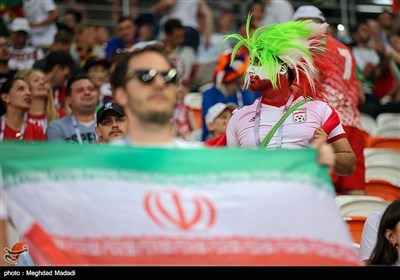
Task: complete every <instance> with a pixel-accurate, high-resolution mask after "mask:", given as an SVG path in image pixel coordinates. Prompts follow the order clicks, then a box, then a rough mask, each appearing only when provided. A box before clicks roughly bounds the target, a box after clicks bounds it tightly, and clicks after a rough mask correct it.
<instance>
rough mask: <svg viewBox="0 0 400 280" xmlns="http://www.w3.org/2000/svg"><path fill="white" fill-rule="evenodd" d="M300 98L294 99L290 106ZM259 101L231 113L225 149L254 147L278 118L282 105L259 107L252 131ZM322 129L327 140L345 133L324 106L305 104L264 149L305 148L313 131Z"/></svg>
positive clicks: (314, 103) (281, 114)
mask: <svg viewBox="0 0 400 280" xmlns="http://www.w3.org/2000/svg"><path fill="white" fill-rule="evenodd" d="M303 99H304V98H303V97H302V96H300V97H298V98H297V99H296V100H294V101H293V103H292V106H293V105H294V104H295V103H296V102H299V101H301V100H303ZM259 102H260V100H259V99H258V100H256V101H255V102H254V103H253V104H252V105H249V106H244V107H243V108H241V109H237V110H235V111H234V112H233V116H232V118H231V119H230V121H229V123H228V127H227V130H226V137H227V146H230V147H258V145H259V144H257V143H258V141H257V140H256V139H257V138H256V137H259V140H260V142H262V141H263V139H264V137H265V136H266V135H267V134H268V132H269V131H270V130H271V129H272V128H273V127H274V125H275V124H276V123H277V122H278V121H279V120H280V119H281V117H282V116H283V114H284V110H285V105H284V106H281V107H275V106H271V105H266V104H262V106H261V116H260V123H259V128H258V129H257V128H256V110H257V106H259ZM319 127H322V128H325V129H324V130H325V131H326V130H328V131H326V132H327V134H328V142H329V141H330V140H334V139H339V138H341V137H345V132H344V130H343V127H342V125H341V124H340V120H339V117H338V115H337V113H336V112H335V111H334V110H333V109H332V108H331V107H329V106H328V104H327V103H325V102H322V101H317V100H312V101H309V102H307V103H305V104H303V105H301V106H300V107H298V108H297V109H296V110H295V111H294V112H293V113H292V114H290V115H289V116H288V117H287V118H286V120H285V121H284V122H283V124H282V125H281V127H280V128H279V129H278V130H277V131H276V132H275V134H274V136H273V137H272V138H271V141H270V142H269V144H268V146H267V147H268V148H279V147H280V148H299V147H309V146H310V145H311V142H312V140H313V136H314V132H315V130H316V129H317V128H319Z"/></svg>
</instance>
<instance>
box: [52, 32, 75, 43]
mask: <svg viewBox="0 0 400 280" xmlns="http://www.w3.org/2000/svg"><path fill="white" fill-rule="evenodd" d="M73 41H74V33H73V32H71V31H69V30H68V29H67V28H63V29H60V30H58V32H57V33H56V35H55V36H54V42H58V43H62V44H64V45H70V44H72V42H73Z"/></svg>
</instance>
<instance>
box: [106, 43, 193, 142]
mask: <svg viewBox="0 0 400 280" xmlns="http://www.w3.org/2000/svg"><path fill="white" fill-rule="evenodd" d="M111 85H112V88H113V92H114V101H115V102H116V103H118V104H119V105H120V106H121V107H122V108H123V109H124V111H125V114H126V116H127V118H128V121H129V126H128V136H127V137H126V138H125V139H124V140H122V141H118V140H115V141H113V142H114V143H126V144H133V145H141V146H166V147H190V146H194V145H196V144H193V143H191V142H185V141H184V140H181V139H177V138H174V136H173V129H172V126H171V118H172V115H173V111H174V108H175V103H176V90H177V71H176V70H175V69H174V68H173V66H172V63H171V61H170V60H169V59H168V56H167V55H166V53H165V52H164V50H163V49H162V47H161V46H160V45H159V44H152V45H146V46H145V47H143V48H140V49H134V50H133V51H132V52H131V53H129V54H128V55H127V56H126V57H125V58H124V59H123V60H120V61H119V62H118V63H117V65H116V67H115V69H114V71H113V73H112V75H111Z"/></svg>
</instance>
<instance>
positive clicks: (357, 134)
mask: <svg viewBox="0 0 400 280" xmlns="http://www.w3.org/2000/svg"><path fill="white" fill-rule="evenodd" d="M293 20H296V21H301V20H312V21H314V22H315V23H319V24H322V23H324V22H325V17H324V15H323V13H322V12H321V11H320V10H319V9H318V8H317V7H315V6H312V5H304V6H300V7H299V8H298V9H297V10H296V12H295V13H294V15H293ZM323 39H324V40H325V48H326V50H325V53H326V55H325V57H326V58H327V59H328V60H330V61H331V64H330V65H329V67H326V65H323V63H321V62H320V61H318V60H316V63H315V64H316V66H317V68H318V69H319V71H318V74H317V76H318V77H317V78H318V80H319V82H320V83H321V85H322V86H323V88H324V89H325V92H326V97H327V102H328V104H329V105H330V106H331V107H332V108H334V109H335V111H336V112H337V113H338V115H339V119H340V122H341V124H342V126H343V129H344V131H345V132H346V137H347V139H348V140H349V143H350V145H351V148H352V149H353V151H354V153H355V155H356V158H357V162H356V170H355V172H354V173H353V174H352V175H351V176H337V175H335V174H332V180H333V183H334V185H335V188H336V192H337V193H343V194H364V182H365V166H364V135H363V131H362V127H361V121H360V112H359V110H358V105H359V104H360V102H361V103H362V102H363V101H365V96H364V92H363V90H360V88H359V81H358V79H357V70H356V61H355V59H354V56H353V54H352V52H351V50H350V49H349V48H348V47H347V46H346V45H344V44H342V43H341V42H339V41H338V40H337V39H335V38H333V37H332V36H330V35H326V36H325V37H324V38H323ZM325 64H326V63H325Z"/></svg>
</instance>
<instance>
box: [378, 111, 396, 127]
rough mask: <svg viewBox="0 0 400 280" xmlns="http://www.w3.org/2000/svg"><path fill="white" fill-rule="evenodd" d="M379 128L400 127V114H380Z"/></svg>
mask: <svg viewBox="0 0 400 280" xmlns="http://www.w3.org/2000/svg"><path fill="white" fill-rule="evenodd" d="M376 124H377V126H380V127H382V126H398V125H400V113H380V114H379V115H378V116H377V117H376Z"/></svg>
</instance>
